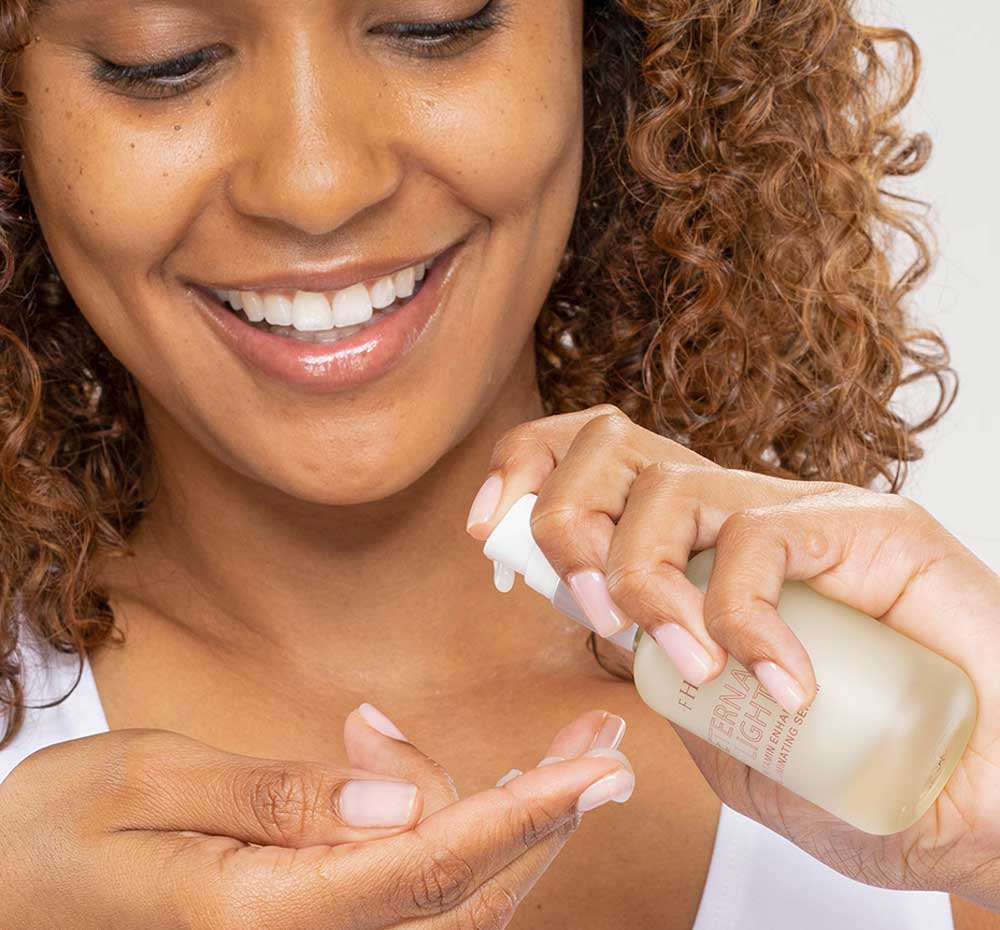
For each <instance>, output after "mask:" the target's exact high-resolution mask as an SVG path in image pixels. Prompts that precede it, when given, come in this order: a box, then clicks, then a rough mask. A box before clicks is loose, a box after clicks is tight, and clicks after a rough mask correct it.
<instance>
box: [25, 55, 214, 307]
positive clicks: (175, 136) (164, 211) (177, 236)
mask: <svg viewBox="0 0 1000 930" xmlns="http://www.w3.org/2000/svg"><path fill="white" fill-rule="evenodd" d="M74 77H75V76H74ZM38 83H40V82H38V81H36V82H35V84H36V85H37V84H38ZM60 84H62V85H63V87H65V88H73V87H74V86H79V78H78V77H75V79H72V78H71V77H70V76H69V75H67V76H66V80H65V81H60V80H59V75H58V74H52V75H47V76H46V77H45V79H44V84H43V86H42V87H38V86H30V85H29V86H28V87H26V91H27V93H28V100H29V119H28V120H26V122H25V127H24V150H25V152H26V155H27V159H26V170H25V175H26V181H27V185H28V189H29V192H30V195H31V199H32V202H33V204H34V206H35V210H36V212H37V213H38V215H39V218H40V220H41V223H42V226H43V228H44V229H45V235H46V241H47V243H48V245H49V248H50V250H51V251H52V254H53V257H54V259H55V261H56V264H57V265H58V266H59V269H60V273H61V274H62V276H63V278H64V279H65V281H66V283H67V285H68V286H69V288H70V290H71V291H72V292H73V294H74V296H76V297H77V301H78V303H79V304H80V305H81V306H82V307H88V308H94V314H95V315H96V317H97V318H96V319H95V320H94V322H95V324H97V325H98V326H100V317H101V316H102V315H103V314H104V313H108V314H110V313H111V310H110V308H109V310H108V311H102V309H101V308H102V307H104V306H106V305H107V303H108V300H109V298H110V297H112V294H111V293H110V292H111V291H112V290H116V291H120V290H122V289H123V286H124V287H125V288H126V289H127V287H128V286H129V285H131V286H136V287H143V286H145V287H147V288H148V287H149V282H148V281H144V280H143V279H145V278H146V277H147V276H148V275H149V274H150V273H151V271H152V272H155V268H156V266H157V265H158V264H159V262H160V261H162V259H163V258H164V257H165V256H167V255H169V254H170V252H171V250H172V249H173V248H174V246H175V244H176V243H178V242H180V241H181V240H182V239H183V237H184V235H185V232H186V230H187V229H188V228H189V227H190V225H191V223H192V220H193V218H194V217H195V216H196V215H197V213H198V210H199V208H200V203H199V200H198V191H199V187H198V184H197V179H198V178H199V177H201V176H203V168H202V166H203V165H204V164H205V163H206V160H207V159H208V158H209V155H210V153H211V151H212V150H213V142H212V135H211V132H212V130H211V126H210V125H209V124H208V123H207V121H206V122H205V124H204V125H200V124H196V123H194V122H193V121H192V120H191V119H190V117H187V118H183V117H181V118H178V120H177V121H176V122H175V121H171V120H163V119H162V118H161V119H157V120H156V121H155V122H154V121H153V120H152V119H150V118H149V117H148V116H147V117H144V116H143V115H141V113H140V111H139V110H138V109H137V108H132V107H129V106H128V105H126V104H124V103H122V102H119V101H117V100H116V99H115V98H110V102H109V98H108V97H107V96H106V95H103V94H97V93H87V94H84V93H80V92H79V91H78V92H77V96H76V97H74V96H73V95H72V90H69V91H68V92H63V93H61V94H60V95H59V96H60V99H59V101H58V103H57V102H56V101H54V100H52V97H53V96H54V94H53V93H51V92H50V93H46V92H45V90H44V87H45V86H51V87H52V88H53V90H54V88H55V87H56V86H59V85H60ZM175 125H176V126H178V127H179V128H177V129H175V128H174V126H175ZM109 272H110V274H109ZM133 277H134V280H132V278H133ZM113 283H114V284H116V285H117V286H116V287H115V288H112V287H111V285H112V284H113ZM118 296H119V299H121V298H122V297H123V296H124V295H122V294H121V293H119V295H118ZM88 316H91V313H90V312H88Z"/></svg>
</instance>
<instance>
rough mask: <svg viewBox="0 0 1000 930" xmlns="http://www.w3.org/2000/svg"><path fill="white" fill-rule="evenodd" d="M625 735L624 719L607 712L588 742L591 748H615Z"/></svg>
mask: <svg viewBox="0 0 1000 930" xmlns="http://www.w3.org/2000/svg"><path fill="white" fill-rule="evenodd" d="M624 735H625V721H624V720H622V718H621V717H618V716H617V715H615V714H607V715H606V716H605V718H604V722H603V723H602V724H601V728H600V729H599V730H598V731H597V734H596V735H595V736H594V741H593V742H592V743H591V744H590V748H591V749H617V748H618V745H619V743H621V741H622V737H623V736H624Z"/></svg>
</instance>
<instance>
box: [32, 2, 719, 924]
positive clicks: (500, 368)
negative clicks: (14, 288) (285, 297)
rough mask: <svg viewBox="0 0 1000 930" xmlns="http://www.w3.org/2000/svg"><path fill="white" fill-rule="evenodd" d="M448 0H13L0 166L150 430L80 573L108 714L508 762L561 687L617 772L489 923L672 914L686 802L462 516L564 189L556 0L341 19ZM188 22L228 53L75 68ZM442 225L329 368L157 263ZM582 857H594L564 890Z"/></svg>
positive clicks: (555, 627) (319, 256) (700, 874)
mask: <svg viewBox="0 0 1000 930" xmlns="http://www.w3.org/2000/svg"><path fill="white" fill-rule="evenodd" d="M479 5H480V4H479V3H478V2H469V0H441V2H438V3H428V2H424V0H405V2H402V0H401V2H392V3H390V2H388V0H364V2H361V0H358V2H353V0H352V2H347V0H343V2H339V0H233V2H227V3H225V4H215V3H212V4H209V3H198V2H194V0H191V2H180V0H178V2H176V3H174V4H167V5H152V4H151V5H149V6H146V5H143V4H132V3H130V2H127V0H74V2H71V3H66V4H63V5H62V6H61V7H59V8H57V9H55V10H53V11H52V12H51V13H46V14H44V15H40V16H39V17H38V18H37V19H36V28H35V31H36V33H37V37H38V38H37V41H36V42H34V43H33V44H32V45H31V46H30V47H29V48H28V49H27V50H26V52H25V53H24V56H23V58H22V59H21V61H20V64H19V68H18V72H17V75H16V78H17V82H18V83H19V85H20V89H22V90H23V91H24V92H25V93H26V95H27V101H28V105H27V111H26V119H25V121H24V124H23V127H22V132H23V148H24V150H25V153H26V159H25V179H26V183H27V185H28V189H29V192H30V194H31V197H32V199H33V201H34V205H35V209H36V212H37V214H38V216H39V218H40V221H41V223H42V226H43V231H44V233H45V238H46V241H47V242H48V244H49V246H50V248H51V251H52V254H53V258H54V260H55V262H56V265H57V267H58V268H59V271H60V273H61V275H62V277H63V279H64V281H65V282H66V284H67V286H68V288H69V290H70V292H71V294H72V295H73V297H74V299H75V300H76V303H77V305H78V307H79V310H80V312H81V313H83V314H84V315H85V316H86V318H87V319H88V321H89V322H90V323H91V325H92V326H93V328H94V329H95V331H96V332H97V333H98V335H99V336H100V338H101V339H102V340H103V341H104V342H105V343H106V344H107V346H108V347H109V348H110V350H111V351H112V352H113V353H114V354H115V355H116V356H117V357H118V358H119V359H120V360H121V361H122V362H123V364H124V365H125V366H126V367H127V368H128V369H129V370H130V371H131V372H132V373H133V375H134V376H135V378H136V380H137V382H138V384H139V388H140V395H141V399H142V402H143V406H144V410H145V413H146V418H147V421H148V424H149V430H150V435H151V441H152V444H153V449H154V453H155V457H156V462H157V469H156V471H157V478H158V482H157V486H158V489H159V490H158V493H157V495H156V497H155V498H154V500H153V503H152V506H151V507H150V509H149V512H148V514H147V515H146V516H145V517H144V519H143V521H142V523H141V525H140V527H139V530H138V531H137V532H136V534H135V535H134V537H133V539H132V544H133V547H134V549H135V556H134V557H133V558H131V559H128V560H107V562H106V564H104V565H102V566H100V571H99V572H98V577H99V578H101V579H102V581H103V583H104V584H105V585H106V586H107V588H108V590H109V591H110V592H111V595H112V597H111V603H112V606H113V608H114V609H115V612H116V616H117V617H118V619H119V622H120V623H121V624H122V625H123V626H124V627H125V628H126V629H127V641H126V645H125V646H124V647H123V648H120V649H113V650H112V649H108V650H102V651H100V652H98V653H96V654H94V655H93V656H92V657H91V660H92V665H93V668H94V673H95V677H96V680H97V684H98V687H99V690H100V693H101V698H102V702H103V704H104V709H105V712H106V714H107V717H108V720H109V723H110V725H111V726H112V728H115V729H117V728H120V727H131V726H149V727H160V728H165V729H171V730H175V731H178V732H182V733H186V734H188V735H190V736H193V737H195V738H197V739H201V740H204V741H206V742H209V743H211V744H212V745H215V746H218V747H221V748H226V749H229V750H231V751H236V752H243V753H248V754H252V755H258V756H268V757H272V758H311V759H320V760H322V759H329V760H330V761H336V762H341V763H342V762H343V761H344V760H343V759H342V758H340V757H339V755H338V754H339V753H340V752H341V748H340V744H339V739H338V738H337V733H338V730H339V726H340V723H341V722H342V720H343V719H344V717H345V716H346V715H347V713H349V712H350V710H351V709H352V708H353V707H355V706H356V705H357V704H358V703H359V702H360V701H361V700H371V701H373V703H375V704H377V705H378V706H380V707H381V708H383V709H384V710H385V711H386V712H387V713H388V714H389V715H390V716H391V717H394V718H396V719H397V722H398V723H399V724H400V726H401V727H402V729H403V730H404V731H405V732H406V733H407V734H408V735H410V736H411V737H412V738H413V739H414V740H415V741H416V742H417V743H418V744H419V745H422V746H423V747H424V748H425V749H426V750H427V751H428V752H430V754H431V755H433V756H435V758H438V759H439V760H440V761H441V762H442V763H443V764H445V765H446V767H447V768H448V769H449V771H451V772H452V774H453V775H454V777H455V779H456V782H457V783H458V785H459V787H460V789H461V790H462V792H463V793H467V792H469V791H471V790H474V789H478V788H481V787H484V786H486V785H488V784H493V783H494V782H495V781H496V778H497V777H498V776H499V775H500V774H502V772H503V771H506V770H508V769H509V768H510V767H511V766H512V765H514V764H516V765H518V767H521V768H524V767H527V766H530V765H531V764H533V763H534V762H535V761H537V758H528V756H529V755H530V754H531V753H535V752H539V753H540V752H541V750H542V749H543V748H544V746H545V743H546V741H547V740H548V738H549V737H550V735H551V734H552V733H554V732H555V731H556V730H557V729H558V728H559V727H560V726H561V725H562V724H563V723H565V722H566V721H567V720H569V719H571V717H572V716H573V715H575V714H577V713H580V712H582V711H584V710H587V709H590V708H594V707H604V708H606V709H608V710H612V711H614V712H616V713H620V714H622V715H623V716H625V717H626V718H627V719H628V721H629V725H630V734H632V737H631V739H630V738H628V737H627V738H626V742H627V743H629V744H630V745H627V746H626V749H627V750H628V751H629V753H630V756H631V758H632V759H633V763H634V764H635V766H636V771H637V778H638V781H639V786H638V788H637V791H636V795H635V796H634V798H633V800H632V801H630V802H629V804H628V805H625V807H623V808H618V806H617V805H612V807H613V808H614V811H613V815H612V813H609V812H603V813H598V814H595V815H593V817H592V818H591V819H590V820H589V821H588V826H587V827H586V828H585V829H584V830H583V831H581V833H580V835H579V836H576V837H574V838H573V840H572V841H571V843H570V844H569V847H568V848H567V850H566V851H565V852H564V853H562V854H561V855H560V857H559V858H558V859H557V860H556V864H555V865H554V866H553V867H552V869H550V871H549V873H547V874H546V876H545V877H544V878H543V879H542V881H541V882H540V883H539V885H538V887H537V889H536V893H535V896H534V897H533V899H532V900H533V901H535V902H537V907H535V908H527V909H522V911H520V912H519V913H518V916H517V917H516V919H515V923H514V924H512V926H514V927H518V928H525V930H526V928H529V927H532V928H540V927H545V926H556V925H558V926H574V927H576V928H578V930H590V928H595V930H596V928H598V927H600V928H606V927H608V926H613V925H617V924H618V923H619V921H624V920H626V919H629V920H630V922H631V925H632V926H634V927H637V928H638V927H642V926H653V925H654V922H655V925H656V926H657V927H658V928H660V930H665V928H672V927H677V928H681V927H690V925H691V921H692V919H693V914H694V910H695V908H696V906H697V901H698V898H699V896H700V892H701V888H702V885H703V882H704V874H705V869H706V868H707V862H708V856H709V853H710V850H711V843H712V834H713V830H714V823H715V818H716V816H717V812H718V802H717V801H716V800H715V798H714V796H713V795H711V793H710V792H709V791H708V789H707V788H706V787H705V785H704V783H703V781H702V779H701V778H700V775H699V774H698V773H697V770H696V769H695V768H694V765H693V763H692V762H691V761H690V759H689V758H688V757H687V756H686V754H685V753H684V751H683V749H682V748H681V747H680V744H679V742H678V741H677V740H676V737H674V735H673V733H672V731H670V730H669V729H668V728H667V727H666V725H665V724H663V722H662V721H661V720H660V719H659V718H658V717H655V716H654V715H652V714H651V713H649V712H647V711H644V710H643V709H642V705H641V703H640V701H639V699H638V698H637V697H636V696H635V694H634V691H633V690H632V687H631V685H628V684H625V683H621V682H618V681H615V680H612V679H609V678H608V677H607V676H606V675H605V673H603V672H601V671H600V669H599V668H598V667H597V666H596V664H595V663H594V661H593V659H592V657H591V656H590V655H589V654H588V652H587V650H586V648H585V645H584V640H583V638H582V637H581V635H580V633H579V631H578V630H577V629H576V628H569V625H568V624H560V623H559V622H557V621H556V620H554V618H553V613H552V610H551V608H550V607H549V605H548V604H546V603H545V602H544V601H542V600H541V599H539V598H537V597H536V596H535V595H533V594H530V593H529V594H525V593H524V592H523V591H518V590H515V591H514V592H511V593H510V594H508V595H504V596H503V597H500V596H499V595H497V594H496V593H495V592H494V591H493V589H492V585H491V577H492V576H491V572H490V570H489V566H488V564H487V563H486V562H485V560H484V559H483V557H482V552H481V544H479V543H476V542H475V541H474V540H472V539H471V538H470V537H468V536H467V535H466V534H465V533H464V532H463V528H464V526H465V519H466V514H467V512H468V508H469V505H470V504H471V501H472V498H473V496H474V495H475V492H476V490H477V489H478V487H479V485H480V483H481V482H482V481H483V479H484V477H485V471H486V467H487V463H488V460H489V454H490V451H491V449H492V446H493V444H494V442H495V441H496V440H497V439H498V438H499V436H500V435H501V434H502V433H503V432H504V431H505V430H506V429H508V428H510V427H512V426H514V425H516V424H517V423H520V422H523V421H525V420H528V419H533V418H535V417H538V416H541V415H542V414H543V409H542V405H541V400H540V396H539V392H538V388H537V384H536V382H535V367H534V347H533V326H534V323H535V320H536V318H537V315H538V313H539V310H540V308H541V306H542V303H543V300H544V298H545V295H546V293H547V292H548V289H549V287H550V286H551V282H552V280H553V277H554V275H555V273H556V269H557V267H558V264H559V261H560V259H561V257H562V255H563V252H564V249H565V245H566V241H567V239H568V236H569V233H570V230H571V226H572V221H573V215H574V211H575V207H576V201H577V197H578V193H579V183H580V171H581V165H582V140H583V123H582V94H581V91H582V88H581V52H582V49H581V44H582V31H583V30H582V25H583V23H582V16H583V4H582V0H508V2H507V4H506V6H507V24H506V25H505V26H503V27H501V28H499V29H497V30H496V31H495V32H493V33H491V34H489V35H487V36H482V37H480V38H478V39H477V40H476V42H473V43H470V45H469V46H468V47H467V48H466V49H465V50H464V51H462V52H461V53H459V54H456V55H455V56H454V57H451V58H448V59H438V60H433V59H426V58H423V59H419V58H416V57H413V56H407V55H406V54H405V53H404V52H402V51H399V50H398V49H397V50H393V49H391V48H389V47H388V45H387V44H386V42H385V41H384V40H377V39H375V38H373V37H372V36H371V35H368V34H367V33H366V30H365V28H363V27H362V25H361V19H362V18H363V17H364V16H368V17H370V18H371V19H372V21H373V22H389V23H391V22H394V21H398V20H401V19H413V20H415V19H419V18H424V19H429V18H434V17H436V18H439V19H440V20H446V19H459V18H461V17H463V16H468V15H470V13H472V12H475V10H476V9H477V8H478V6H479ZM331 17H333V18H334V22H333V28H331ZM214 43H223V44H224V45H226V46H227V47H229V48H230V49H232V50H234V54H233V55H231V56H230V57H228V58H226V59H225V60H223V61H221V62H219V63H218V64H217V65H216V66H214V68H215V70H213V71H212V72H211V73H210V74H209V76H208V77H207V78H206V80H205V83H204V84H203V85H202V86H201V87H199V88H196V89H194V90H190V91H188V92H186V93H185V94H183V95H181V96H179V97H177V98H174V99H171V100H141V99H137V98H135V97H129V96H127V95H126V92H125V91H121V92H115V91H114V90H113V89H112V88H109V87H106V86H103V85H100V84H98V83H96V82H95V80H94V79H93V78H92V77H90V76H89V65H90V63H91V59H90V57H89V56H90V53H93V54H100V55H103V56H104V57H106V58H108V59H110V60H112V61H116V62H118V63H135V62H138V61H142V60H149V61H158V60H168V59H170V58H173V57H177V56H178V55H180V54H184V53H186V52H188V51H191V50H193V49H195V48H199V47H206V46H209V45H211V44H214ZM49 87H53V88H58V93H52V94H47V93H46V91H47V90H48V88H49ZM67 114H75V116H76V117H77V118H79V120H81V121H82V122H75V121H74V119H73V118H71V116H70V115H67ZM84 127H85V128H84ZM73 182H75V183H73ZM70 183H72V185H73V186H72V190H67V188H68V186H69V184H70ZM460 239H467V240H468V241H467V244H466V246H465V255H464V259H463V263H462V266H461V268H460V270H459V273H458V275H457V276H456V278H455V280H454V284H453V287H452V288H451V292H450V294H449V295H448V298H447V303H446V305H445V310H444V312H443V313H442V314H441V316H440V318H439V319H438V320H437V324H436V325H435V326H433V327H432V328H431V329H429V330H428V331H427V333H426V334H425V338H424V339H423V340H422V341H421V343H420V344H419V345H418V346H417V347H416V349H415V351H413V352H412V353H411V354H410V355H409V356H408V357H407V358H405V359H404V360H403V361H402V362H401V363H400V364H399V365H397V366H396V367H395V368H394V369H393V370H391V371H390V372H388V373H387V374H386V375H385V376H383V377H382V378H380V379H378V380H376V381H375V382H371V383H368V384H366V385H364V386H362V387H360V388H358V389H355V390H352V391H346V392H339V393H335V394H328V395H317V394H308V395H307V394H303V393H302V392H299V391H296V390H295V389H293V388H290V387H287V386H285V385H282V384H280V383H275V382H273V381H270V380H268V379H267V378H265V377H264V376H263V375H261V374H258V373H255V372H253V371H251V370H249V369H248V368H246V367H244V365H243V364H242V363H241V362H240V361H239V360H238V359H237V358H236V357H235V356H234V355H233V354H232V353H231V352H230V351H229V350H228V349H227V348H226V347H225V346H224V345H223V344H222V343H220V342H219V341H218V339H217V338H216V337H215V336H214V334H213V332H212V330H211V329H210V328H209V326H208V325H207V323H206V322H205V321H204V320H203V319H201V318H200V316H199V314H198V312H197V310H196V309H195V307H194V306H193V304H192V303H191V301H190V299H189V298H188V296H187V294H186V288H185V281H186V280H187V279H193V280H196V281H198V280H200V281H206V282H207V281H225V280H239V279H243V278H247V277H250V276H256V275H259V274H263V273H277V272H278V271H280V270H281V269H283V268H285V267H287V266H288V265H290V264H292V263H294V262H296V261H303V260H307V259H309V260H328V261H333V260H337V259H341V258H347V259H355V258H364V257H370V256H375V257H376V258H377V257H397V256H409V255H412V256H414V257H415V258H416V257H422V256H424V255H426V254H428V253H431V252H434V251H437V250H441V249H444V248H445V247H447V246H450V245H451V244H453V243H454V242H456V241H458V240H460ZM151 481H152V479H151ZM119 563H120V564H119ZM549 631H551V632H549ZM550 637H552V639H550ZM220 644H224V645H220ZM150 681H156V682H157V683H158V685H157V687H156V688H153V689H151V688H150V687H149V682H150ZM486 681H488V682H490V687H488V688H484V687H482V682H486ZM539 757H540V756H539ZM644 776H645V778H646V779H648V780H649V787H648V788H643V779H644ZM664 784H665V785H670V786H671V790H670V791H669V792H664V791H661V790H659V788H658V785H664ZM677 796H682V797H684V799H685V802H684V804H683V805H676V804H674V803H672V798H676V797H677ZM623 862H628V863H629V866H628V874H627V875H624V876H622V875H620V873H621V870H622V863H623ZM664 863H668V864H669V867H668V868H666V869H665V868H664ZM664 872H667V873H669V874H667V875H664ZM586 874H594V875H612V874H616V875H619V877H616V878H615V879H614V881H613V882H612V883H609V884H608V885H607V887H600V890H599V892H598V891H595V892H594V893H592V894H586V895H585V894H581V891H580V876H581V875H586ZM665 901H669V902H671V905H670V906H669V907H667V906H666V905H665V904H664V902H665ZM644 921H645V922H644Z"/></svg>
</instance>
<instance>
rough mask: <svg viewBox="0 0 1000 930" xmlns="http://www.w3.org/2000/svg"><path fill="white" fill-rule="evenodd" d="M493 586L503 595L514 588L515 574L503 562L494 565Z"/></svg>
mask: <svg viewBox="0 0 1000 930" xmlns="http://www.w3.org/2000/svg"><path fill="white" fill-rule="evenodd" d="M493 586H494V587H495V588H496V589H497V590H498V591H499V592H500V593H501V594H506V593H507V592H508V591H509V590H510V589H511V588H513V587H514V572H513V570H512V569H510V568H507V566H506V565H504V564H503V562H494V563H493Z"/></svg>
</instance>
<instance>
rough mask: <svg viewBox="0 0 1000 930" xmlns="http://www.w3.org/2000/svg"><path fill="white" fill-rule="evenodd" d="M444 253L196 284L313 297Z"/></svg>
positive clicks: (302, 266) (314, 266)
mask: <svg viewBox="0 0 1000 930" xmlns="http://www.w3.org/2000/svg"><path fill="white" fill-rule="evenodd" d="M449 248H451V247H449ZM445 251H448V249H443V250H438V251H437V252H431V253H428V254H426V255H423V256H419V255H418V256H415V257H408V258H379V259H366V260H364V261H356V262H340V263H334V264H332V265H330V264H327V265H325V266H322V265H319V264H316V263H313V264H308V263H306V264H300V265H294V266H292V267H290V268H284V269H282V270H281V271H276V272H274V273H272V274H264V275H261V274H257V275H255V276H254V277H252V278H250V277H246V278H237V277H233V278H232V279H230V280H229V281H228V282H222V281H213V282H205V281H199V282H198V284H199V285H200V286H201V287H204V288H208V289H209V290H213V291H313V292H316V293H323V292H324V291H342V290H344V289H346V288H348V287H351V286H352V285H355V284H363V283H365V282H368V281H374V280H377V279H378V278H384V277H387V276H388V275H391V274H395V273H396V272H397V271H402V270H403V269H404V268H410V267H412V266H413V265H417V264H420V263H421V262H429V261H433V260H435V259H437V258H439V257H440V256H441V255H442V254H443V253H444V252H445Z"/></svg>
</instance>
